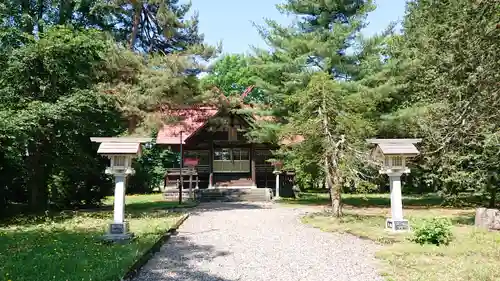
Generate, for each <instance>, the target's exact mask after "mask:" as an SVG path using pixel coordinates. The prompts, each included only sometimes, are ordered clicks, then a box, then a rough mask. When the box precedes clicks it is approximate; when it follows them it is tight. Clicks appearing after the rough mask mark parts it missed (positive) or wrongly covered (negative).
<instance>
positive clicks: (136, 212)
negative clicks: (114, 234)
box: [0, 201, 197, 226]
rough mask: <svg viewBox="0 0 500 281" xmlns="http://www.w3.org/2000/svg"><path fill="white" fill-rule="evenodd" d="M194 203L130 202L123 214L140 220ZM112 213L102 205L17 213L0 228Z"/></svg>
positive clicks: (0, 223) (111, 206) (4, 219)
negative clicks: (159, 212)
mask: <svg viewBox="0 0 500 281" xmlns="http://www.w3.org/2000/svg"><path fill="white" fill-rule="evenodd" d="M196 205H197V204H196V203H190V202H188V203H183V204H179V203H178V202H174V201H151V202H143V201H142V202H132V203H128V204H126V206H125V213H126V215H127V217H129V218H141V217H146V216H151V215H153V216H154V215H155V212H158V211H161V210H174V209H179V208H181V209H185V208H192V207H194V206H196ZM112 212H113V205H104V206H102V207H99V208H86V209H77V210H65V211H47V212H42V213H36V214H26V213H19V214H18V215H12V216H10V217H8V218H3V219H1V220H0V226H8V225H20V226H22V225H31V224H40V223H45V222H56V223H57V222H64V221H65V220H69V219H72V218H74V217H75V216H80V215H83V216H91V217H95V218H107V217H108V216H110V214H111V213H112Z"/></svg>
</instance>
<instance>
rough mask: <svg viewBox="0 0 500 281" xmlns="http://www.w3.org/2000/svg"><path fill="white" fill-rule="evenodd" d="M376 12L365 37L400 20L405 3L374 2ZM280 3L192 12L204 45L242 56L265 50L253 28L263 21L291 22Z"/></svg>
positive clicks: (225, 2)
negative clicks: (196, 14) (196, 16)
mask: <svg viewBox="0 0 500 281" xmlns="http://www.w3.org/2000/svg"><path fill="white" fill-rule="evenodd" d="M375 1H376V4H377V10H375V11H374V12H372V13H371V14H370V15H369V16H368V22H369V23H370V24H369V25H368V27H367V28H366V29H365V30H364V31H363V33H364V34H365V35H372V34H375V33H377V32H380V31H382V30H384V28H385V27H387V26H388V25H389V24H390V22H391V21H398V20H401V19H402V17H403V15H404V10H405V3H406V1H405V0H375ZM281 2H282V1H281V0H192V3H193V10H197V11H198V12H199V19H200V26H199V27H200V31H201V32H202V33H203V34H205V41H206V42H207V43H209V44H216V43H217V42H219V41H222V46H223V52H224V53H244V52H247V51H249V50H250V48H249V46H250V45H254V46H257V47H266V45H265V43H264V42H263V41H262V39H261V38H260V36H259V34H258V33H257V30H256V29H255V27H254V26H253V25H252V22H255V23H256V24H262V23H264V20H263V19H264V18H270V19H274V20H277V21H278V22H280V23H283V24H287V23H289V22H290V19H288V18H287V17H286V16H285V15H281V14H280V13H279V12H278V11H277V10H276V8H275V5H276V4H278V3H281Z"/></svg>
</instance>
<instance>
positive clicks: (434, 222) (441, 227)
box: [410, 218, 453, 246]
mask: <svg viewBox="0 0 500 281" xmlns="http://www.w3.org/2000/svg"><path fill="white" fill-rule="evenodd" d="M452 226H453V225H452V223H451V221H450V220H449V219H447V218H432V219H430V220H424V221H423V222H422V223H421V224H419V225H417V226H416V227H415V228H414V231H413V237H411V238H410V240H411V241H413V242H415V243H418V244H420V245H423V244H434V245H437V246H440V245H449V244H450V243H451V241H452V240H453V233H452Z"/></svg>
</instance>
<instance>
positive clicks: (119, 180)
mask: <svg viewBox="0 0 500 281" xmlns="http://www.w3.org/2000/svg"><path fill="white" fill-rule="evenodd" d="M90 140H91V141H92V142H97V143H100V145H99V149H98V150H97V153H98V154H101V155H103V156H106V157H108V158H109V160H110V165H109V167H107V168H106V170H105V173H106V174H109V175H114V178H115V192H114V195H115V196H114V204H113V207H114V209H113V222H112V223H110V225H109V228H108V232H107V234H106V235H105V236H104V239H106V240H111V241H120V240H128V239H130V238H132V237H133V233H130V232H129V231H128V223H127V222H126V221H125V188H126V179H127V177H128V176H129V175H133V174H134V173H135V171H134V169H133V168H132V160H133V159H134V158H136V157H139V156H140V155H141V143H146V142H150V141H151V139H149V138H119V137H111V138H90Z"/></svg>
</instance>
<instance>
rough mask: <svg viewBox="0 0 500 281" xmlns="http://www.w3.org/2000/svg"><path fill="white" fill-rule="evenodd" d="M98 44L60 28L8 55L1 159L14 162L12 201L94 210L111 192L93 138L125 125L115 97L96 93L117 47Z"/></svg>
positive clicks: (9, 177) (7, 185) (2, 84)
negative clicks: (109, 56) (107, 57)
mask: <svg viewBox="0 0 500 281" xmlns="http://www.w3.org/2000/svg"><path fill="white" fill-rule="evenodd" d="M99 38H103V37H102V36H101V34H100V33H98V32H96V31H75V30H71V29H65V28H53V29H48V30H47V31H46V32H45V33H43V34H41V35H40V38H39V40H36V41H33V40H32V41H28V42H25V44H22V45H20V46H19V47H17V48H15V49H12V51H11V52H10V53H9V54H8V58H7V60H6V63H5V68H4V71H2V73H1V74H0V104H1V106H0V111H1V112H2V115H4V116H5V118H2V121H1V124H2V133H3V134H2V135H1V136H0V139H1V140H2V143H3V145H2V155H3V157H4V159H9V160H12V162H11V164H9V165H6V166H4V169H6V170H3V171H2V172H3V173H4V175H5V177H4V178H2V179H3V180H4V184H3V189H4V191H5V189H7V191H6V193H7V194H10V196H9V197H8V199H10V200H15V201H17V202H26V201H28V202H29V203H30V206H31V208H32V209H33V210H40V209H42V210H43V209H44V208H46V206H47V204H49V203H50V204H51V205H56V206H58V207H62V206H64V207H70V206H74V205H94V204H97V203H98V202H99V201H100V198H102V197H103V196H104V195H106V193H108V192H109V191H108V189H109V188H110V187H111V182H110V181H109V179H108V178H107V177H104V176H103V175H102V170H103V169H104V167H105V166H104V165H105V162H103V161H102V160H101V159H100V158H99V157H96V156H97V155H96V152H95V149H96V148H95V147H94V146H93V145H92V144H91V143H90V139H89V136H92V135H96V136H99V135H114V134H117V133H119V132H120V131H121V130H122V128H123V127H122V126H121V125H120V122H121V117H120V114H119V112H118V111H116V109H115V107H114V105H113V103H114V102H113V98H112V97H106V96H102V95H100V94H99V93H98V92H97V91H96V90H95V89H94V85H95V84H96V83H99V81H102V72H101V71H102V69H103V67H102V66H103V64H104V63H105V54H106V52H107V50H108V49H109V48H110V46H111V45H110V44H109V42H108V41H106V40H104V38H103V39H102V40H99ZM96 39H97V40H96ZM75 163H78V166H77V167H75V166H74V164H75ZM4 194H5V193H4Z"/></svg>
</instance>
